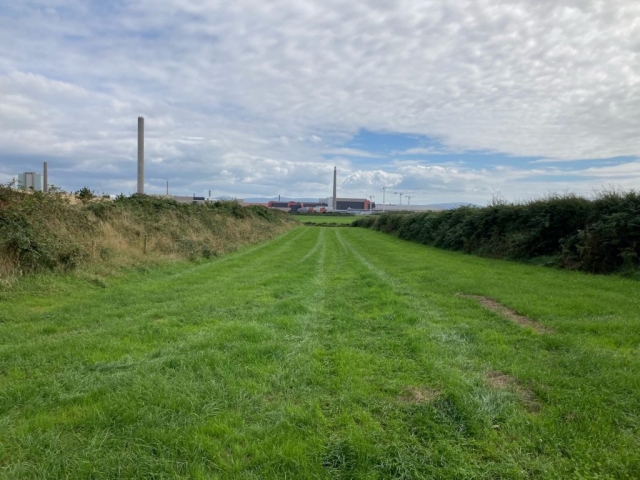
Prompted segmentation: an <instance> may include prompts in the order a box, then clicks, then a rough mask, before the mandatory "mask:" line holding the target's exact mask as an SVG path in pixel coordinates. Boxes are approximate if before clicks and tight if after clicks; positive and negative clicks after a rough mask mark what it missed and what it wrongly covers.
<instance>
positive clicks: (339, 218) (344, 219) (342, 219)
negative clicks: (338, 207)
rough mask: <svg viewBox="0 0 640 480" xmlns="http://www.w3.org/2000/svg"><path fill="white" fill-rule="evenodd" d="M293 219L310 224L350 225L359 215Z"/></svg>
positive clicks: (301, 215)
mask: <svg viewBox="0 0 640 480" xmlns="http://www.w3.org/2000/svg"><path fill="white" fill-rule="evenodd" d="M293 218H295V219H296V220H298V221H300V222H303V223H305V222H308V223H317V224H324V223H339V224H349V223H351V222H353V221H354V220H355V219H356V218H358V215H326V214H323V215H303V214H300V215H293Z"/></svg>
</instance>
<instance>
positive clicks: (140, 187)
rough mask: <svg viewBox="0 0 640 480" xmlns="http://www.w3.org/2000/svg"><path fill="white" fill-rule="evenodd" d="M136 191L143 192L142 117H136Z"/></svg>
mask: <svg viewBox="0 0 640 480" xmlns="http://www.w3.org/2000/svg"><path fill="white" fill-rule="evenodd" d="M138 193H144V117H138Z"/></svg>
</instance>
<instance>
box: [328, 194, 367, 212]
mask: <svg viewBox="0 0 640 480" xmlns="http://www.w3.org/2000/svg"><path fill="white" fill-rule="evenodd" d="M324 201H325V202H326V203H327V204H328V205H335V211H337V212H342V211H349V210H366V211H369V210H374V209H375V208H376V204H375V202H371V201H370V200H369V199H367V198H340V197H338V198H336V199H335V203H334V199H333V198H332V197H329V198H327V199H326V200H324Z"/></svg>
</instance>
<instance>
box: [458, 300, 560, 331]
mask: <svg viewBox="0 0 640 480" xmlns="http://www.w3.org/2000/svg"><path fill="white" fill-rule="evenodd" d="M456 295H457V296H458V297H462V298H470V299H472V300H475V301H476V302H478V303H479V304H480V305H482V306H483V307H485V308H487V309H489V310H491V311H492V312H496V313H499V314H500V315H502V316H503V317H505V318H507V319H509V320H511V321H512V322H514V323H517V324H518V325H522V326H523V327H530V328H532V329H533V330H535V331H536V332H538V333H549V332H553V329H552V328H549V327H545V326H544V325H541V324H540V323H538V322H536V321H535V320H531V319H530V318H529V317H525V316H524V315H520V314H519V313H518V312H516V311H515V310H513V309H511V308H509V307H505V306H504V305H502V304H501V303H498V302H496V301H495V300H492V299H490V298H487V297H483V296H480V295H468V294H466V293H458V294H456Z"/></svg>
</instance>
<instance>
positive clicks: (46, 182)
mask: <svg viewBox="0 0 640 480" xmlns="http://www.w3.org/2000/svg"><path fill="white" fill-rule="evenodd" d="M42 173H43V177H44V182H43V184H42V190H43V191H45V192H48V191H49V169H48V166H47V162H44V167H43V168H42Z"/></svg>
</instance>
